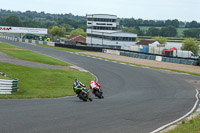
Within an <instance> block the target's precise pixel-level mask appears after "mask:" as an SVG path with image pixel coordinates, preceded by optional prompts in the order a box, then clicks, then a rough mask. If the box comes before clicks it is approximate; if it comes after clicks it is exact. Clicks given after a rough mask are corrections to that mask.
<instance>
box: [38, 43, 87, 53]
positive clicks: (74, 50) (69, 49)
mask: <svg viewBox="0 0 200 133" xmlns="http://www.w3.org/2000/svg"><path fill="white" fill-rule="evenodd" d="M37 46H41V47H47V48H52V49H57V50H62V51H67V52H87V50H79V49H72V48H61V47H52V46H48V45H42V44H37Z"/></svg>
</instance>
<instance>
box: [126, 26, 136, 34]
mask: <svg viewBox="0 0 200 133" xmlns="http://www.w3.org/2000/svg"><path fill="white" fill-rule="evenodd" d="M122 31H123V32H129V33H135V34H138V30H136V29H135V28H127V27H124V28H122Z"/></svg>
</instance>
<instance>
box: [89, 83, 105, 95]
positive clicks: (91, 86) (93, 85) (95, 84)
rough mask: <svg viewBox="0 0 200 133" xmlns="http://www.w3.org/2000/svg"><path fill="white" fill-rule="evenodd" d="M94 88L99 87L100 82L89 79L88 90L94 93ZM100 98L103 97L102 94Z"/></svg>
mask: <svg viewBox="0 0 200 133" xmlns="http://www.w3.org/2000/svg"><path fill="white" fill-rule="evenodd" d="M95 88H97V89H99V88H100V84H99V83H97V82H95V81H91V84H90V90H91V91H92V93H93V94H94V89H95ZM101 98H104V96H102V97H101Z"/></svg>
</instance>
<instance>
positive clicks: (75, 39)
mask: <svg viewBox="0 0 200 133" xmlns="http://www.w3.org/2000/svg"><path fill="white" fill-rule="evenodd" d="M66 41H69V42H76V43H81V44H85V43H86V38H85V37H84V36H82V35H74V36H71V37H69V38H67V39H66Z"/></svg>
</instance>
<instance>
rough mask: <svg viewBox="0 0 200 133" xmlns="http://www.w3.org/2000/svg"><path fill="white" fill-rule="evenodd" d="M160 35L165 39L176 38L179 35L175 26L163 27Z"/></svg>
mask: <svg viewBox="0 0 200 133" xmlns="http://www.w3.org/2000/svg"><path fill="white" fill-rule="evenodd" d="M160 35H161V36H164V37H175V36H176V35H177V30H176V28H175V27H174V26H169V27H163V28H161V30H160Z"/></svg>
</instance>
